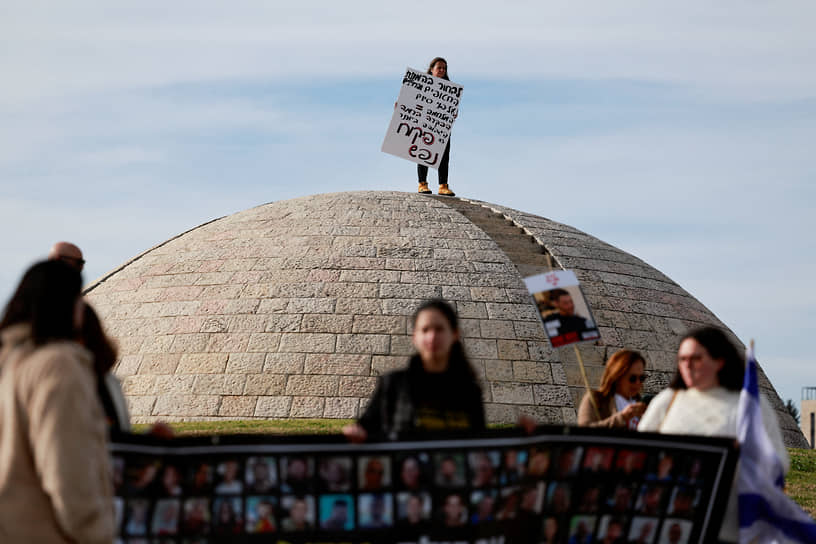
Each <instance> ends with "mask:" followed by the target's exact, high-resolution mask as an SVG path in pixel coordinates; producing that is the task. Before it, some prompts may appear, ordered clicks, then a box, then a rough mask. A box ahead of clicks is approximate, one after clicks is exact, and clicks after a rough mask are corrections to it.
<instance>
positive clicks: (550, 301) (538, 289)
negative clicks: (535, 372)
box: [524, 270, 601, 348]
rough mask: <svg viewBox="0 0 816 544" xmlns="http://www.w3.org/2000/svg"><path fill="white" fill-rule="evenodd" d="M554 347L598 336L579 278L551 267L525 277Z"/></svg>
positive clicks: (566, 271)
mask: <svg viewBox="0 0 816 544" xmlns="http://www.w3.org/2000/svg"><path fill="white" fill-rule="evenodd" d="M524 283H525V284H526V285H527V290H528V291H529V292H530V294H531V295H532V297H533V300H534V301H535V303H536V306H537V308H538V315H539V316H540V317H541V321H542V323H543V324H544V330H545V331H546V332H547V338H549V340H550V343H551V344H552V346H553V347H554V348H560V347H563V346H568V345H570V344H575V343H577V342H586V341H591V340H597V339H599V338H600V337H601V333H600V332H599V331H598V325H597V324H596V322H595V318H594V317H593V316H592V309H591V308H590V307H589V302H587V299H586V297H585V296H584V293H583V291H582V290H581V285H580V283H579V282H578V278H577V277H576V276H575V273H574V272H572V271H571V270H553V271H551V272H547V273H546V274H537V275H535V276H529V277H526V278H524Z"/></svg>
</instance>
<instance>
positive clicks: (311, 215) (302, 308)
mask: <svg viewBox="0 0 816 544" xmlns="http://www.w3.org/2000/svg"><path fill="white" fill-rule="evenodd" d="M548 260H549V261H550V262H551V263H552V266H554V267H556V268H565V269H571V270H574V271H575V272H576V274H577V276H578V278H579V279H580V280H581V282H582V286H583V289H584V292H585V293H586V295H587V298H588V300H589V302H590V304H591V305H592V308H593V312H594V314H595V318H596V320H597V322H598V325H599V328H600V331H601V340H600V341H598V342H596V343H595V344H582V345H581V347H580V351H581V354H582V358H583V360H584V363H585V365H586V368H587V371H588V374H589V380H590V383H591V384H593V385H594V384H597V383H598V381H599V378H600V375H601V374H602V372H603V366H602V365H603V362H604V361H605V360H606V358H607V357H608V356H609V355H611V354H612V353H613V352H614V351H615V350H617V349H620V348H623V347H627V348H631V349H637V350H639V351H641V352H642V353H643V354H644V355H645V357H646V361H647V371H648V372H649V374H650V378H649V380H648V381H647V382H646V389H647V391H653V392H656V391H658V390H659V389H661V388H662V387H664V386H665V385H666V384H667V383H668V381H669V379H670V376H671V374H672V373H673V370H674V367H675V354H676V349H677V344H678V340H679V337H680V335H682V334H683V333H685V332H686V331H687V330H688V329H689V328H691V327H694V326H698V325H702V324H711V325H715V326H718V327H721V328H723V329H725V330H727V328H726V327H725V325H724V324H723V323H721V322H720V321H719V320H718V319H717V317H716V316H714V315H713V314H712V313H711V312H710V311H709V310H708V309H707V308H706V307H705V306H703V305H702V304H701V303H700V302H698V301H697V300H696V299H694V298H693V297H692V296H691V295H689V294H688V293H687V292H686V291H684V290H683V289H682V288H681V287H680V286H678V285H677V284H676V283H674V282H673V281H672V280H671V279H669V278H668V277H666V276H665V275H664V274H662V273H661V272H659V271H658V270H655V269H654V268H652V267H650V266H649V265H648V264H646V263H644V262H643V261H642V260H640V259H638V258H637V257H634V256H632V255H630V254H628V253H626V252H624V251H621V250H620V249H617V248H615V247H613V246H610V245H609V244H606V243H604V242H602V241H600V240H598V239H597V238H594V237H592V236H590V235H588V234H586V233H583V232H581V231H579V230H577V229H575V228H572V227H570V226H567V225H563V224H561V223H556V222H554V221H551V220H549V219H545V218H543V217H538V216H535V215H531V214H528V213H524V212H520V211H517V210H513V209H509V208H505V207H502V206H498V205H495V204H489V203H485V202H478V201H471V200H467V199H458V198H445V197H436V196H424V195H418V194H413V193H402V192H385V191H383V192H375V191H365V192H344V193H333V194H321V195H315V196H309V197H303V198H296V199H293V200H286V201H281V202H274V203H271V204H265V205H262V206H258V207H256V208H252V209H249V210H246V211H242V212H238V213H235V214H233V215H230V216H227V217H222V218H220V219H216V220H214V221H210V222H209V223H205V224H203V225H201V226H199V227H196V228H194V229H192V230H190V231H187V232H185V233H183V234H181V235H179V236H176V237H174V238H171V239H170V240H168V241H166V242H164V243H162V244H159V245H158V246H156V247H154V248H152V249H150V250H148V251H146V252H144V253H142V254H141V255H139V256H137V257H135V258H134V259H132V260H131V261H129V262H127V263H125V264H124V265H122V266H121V267H119V268H117V269H116V270H114V271H112V272H111V273H109V274H107V275H106V276H104V277H102V278H101V279H99V280H97V281H96V282H94V283H93V284H91V285H90V286H89V287H88V288H87V290H86V293H87V295H88V299H89V300H90V301H91V303H92V304H93V305H94V307H95V308H96V309H97V310H98V312H99V314H100V315H101V317H102V319H103V321H104V323H105V326H106V328H107V330H108V332H109V333H110V334H111V336H112V337H114V338H115V339H116V340H117V342H118V344H119V349H120V359H119V361H118V363H117V365H116V368H115V371H116V374H117V375H118V376H119V377H120V378H121V379H122V382H123V387H124V390H125V393H126V395H127V398H128V403H129V406H130V411H131V414H132V416H133V419H134V421H139V422H147V421H152V420H155V419H159V418H160V419H164V420H171V421H172V420H194V419H215V418H231V419H248V418H354V417H356V416H357V415H358V414H359V413H360V411H361V409H362V408H363V407H364V406H365V403H366V401H367V399H368V397H369V396H370V394H371V393H372V391H373V389H374V387H375V385H376V381H377V376H378V375H379V374H381V373H383V372H386V371H388V370H391V369H394V368H398V367H401V366H404V365H405V363H406V361H407V358H408V356H409V355H410V354H411V353H412V347H411V342H410V336H409V329H410V323H409V320H410V315H411V313H412V312H413V310H414V309H415V307H416V306H417V305H418V304H419V303H420V302H421V301H422V300H424V299H428V298H431V297H443V298H445V299H446V300H448V301H450V302H452V303H454V304H455V306H456V308H457V310H458V312H459V316H460V317H461V320H462V323H461V325H462V332H463V339H464V344H465V349H466V351H467V353H468V355H469V357H470V360H471V362H472V364H473V366H474V368H475V370H476V372H477V374H478V375H479V376H480V377H481V379H482V383H483V391H484V400H485V406H486V412H487V416H488V419H489V421H491V422H513V421H515V420H516V418H517V415H518V413H519V412H520V411H523V412H526V413H529V414H532V415H534V416H535V417H537V418H538V419H540V420H542V421H544V422H550V423H564V422H567V423H571V422H574V421H575V418H576V416H575V412H576V407H577V405H578V401H579V400H580V398H581V395H582V394H583V385H582V381H581V377H580V372H579V369H578V365H577V363H576V360H575V355H574V352H573V350H572V349H569V350H560V351H558V350H553V349H552V348H551V347H550V346H549V343H548V341H547V339H546V337H545V335H544V330H543V327H542V325H541V323H540V321H539V318H538V316H537V314H536V308H535V305H534V304H533V302H532V300H531V298H530V297H529V295H528V293H527V290H526V289H525V286H524V283H523V281H522V278H523V277H524V276H528V275H531V274H534V273H539V272H543V271H546V270H548V269H549V268H548V267H549V265H548ZM729 334H731V333H730V331H729ZM732 337H733V335H732ZM735 340H736V338H735ZM760 380H761V382H760V385H761V387H762V388H763V390H764V392H765V394H766V395H767V396H768V397H769V399H770V400H771V402H772V403H773V404H774V406H775V408H776V409H777V413H778V415H779V419H780V422H781V425H782V428H783V432H784V434H785V439H786V441H787V442H788V443H789V444H790V445H794V446H797V447H805V446H804V444H805V439H804V436H803V435H802V433H801V431H800V430H799V429H798V427H797V426H796V424H795V423H794V421H793V419H792V418H791V417H790V416H789V415H788V414H787V412H786V411H785V410H784V407H783V404H782V402H781V400H780V399H779V396H778V395H777V394H776V392H775V391H774V389H773V387H772V385H771V384H770V382H769V381H768V380H767V378H766V377H765V376H764V374H762V373H760Z"/></svg>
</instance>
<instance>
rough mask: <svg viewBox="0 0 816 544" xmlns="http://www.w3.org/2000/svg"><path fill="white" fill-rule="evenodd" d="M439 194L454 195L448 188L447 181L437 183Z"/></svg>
mask: <svg viewBox="0 0 816 544" xmlns="http://www.w3.org/2000/svg"><path fill="white" fill-rule="evenodd" d="M439 194H440V195H442V196H456V193H454V192H453V191H451V190H450V189H448V184H447V183H440V184H439Z"/></svg>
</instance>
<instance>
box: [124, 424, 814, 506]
mask: <svg viewBox="0 0 816 544" xmlns="http://www.w3.org/2000/svg"><path fill="white" fill-rule="evenodd" d="M350 422H351V420H348V419H249V420H238V421H189V422H175V423H171V424H170V425H171V426H172V427H173V430H174V431H175V432H176V434H178V435H182V436H196V435H209V434H238V433H258V434H336V433H339V432H340V429H341V428H342V427H343V425H345V424H347V423H350ZM148 427H149V426H148V425H134V430H135V431H136V432H144V431H145V430H147V428H148ZM788 451H789V452H790V457H791V469H790V472H789V473H788V477H787V488H786V489H785V491H786V492H787V494H788V495H789V496H790V497H791V498H792V499H793V500H795V501H796V502H797V503H798V504H799V505H800V506H801V507H802V508H804V509H805V510H806V511H807V512H808V513H809V514H810V515H811V516H813V517H814V518H816V450H802V449H789V450H788Z"/></svg>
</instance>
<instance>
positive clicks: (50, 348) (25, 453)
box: [0, 325, 114, 544]
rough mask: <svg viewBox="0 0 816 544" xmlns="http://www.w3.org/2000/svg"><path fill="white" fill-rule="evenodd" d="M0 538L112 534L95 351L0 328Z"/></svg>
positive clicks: (104, 537) (58, 539)
mask: <svg viewBox="0 0 816 544" xmlns="http://www.w3.org/2000/svg"><path fill="white" fill-rule="evenodd" d="M0 338H2V343H3V345H2V349H1V350H0V542H38V543H39V542H43V543H51V542H54V543H65V542H81V543H89V544H93V543H97V542H99V543H102V542H105V543H107V544H110V542H112V541H113V538H114V514H113V484H112V480H111V470H110V461H109V458H108V450H107V435H106V433H107V431H106V426H105V416H104V415H103V413H102V407H101V404H100V402H99V399H98V396H97V389H96V383H97V382H96V376H95V374H94V370H93V364H92V357H91V354H90V353H89V352H88V351H87V350H86V349H85V348H83V347H81V346H80V345H78V344H76V343H74V342H67V341H61V342H52V343H49V344H46V345H44V346H40V347H35V346H34V344H33V343H32V341H31V338H30V328H29V326H28V325H14V326H12V327H8V328H7V329H5V330H3V331H0Z"/></svg>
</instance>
